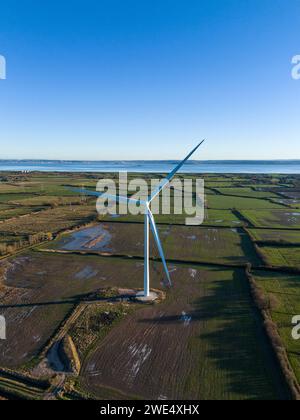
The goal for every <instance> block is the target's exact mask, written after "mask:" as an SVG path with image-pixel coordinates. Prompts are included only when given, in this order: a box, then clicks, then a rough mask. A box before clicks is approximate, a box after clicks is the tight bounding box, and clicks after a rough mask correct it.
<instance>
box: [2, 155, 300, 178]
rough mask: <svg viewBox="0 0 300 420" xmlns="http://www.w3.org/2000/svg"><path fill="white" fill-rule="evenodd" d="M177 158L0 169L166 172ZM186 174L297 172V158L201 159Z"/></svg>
mask: <svg viewBox="0 0 300 420" xmlns="http://www.w3.org/2000/svg"><path fill="white" fill-rule="evenodd" d="M177 163H178V161H177V160H169V161H153V160H133V161H126V160H124V161H86V160H82V161H65V160H25V159H24V160H9V159H7V160H5V159H1V160H0V172H42V173H45V172H49V173H50V172H58V173H64V172H69V173H116V172H129V173H130V172H131V173H168V172H170V171H171V170H172V169H173V168H174V166H175V165H176V164H177ZM181 173H186V174H205V173H207V174H211V173H218V174H266V175H267V174H278V175H279V174H282V175H298V174H300V160H219V161H216V160H209V161H207V160H203V161H195V160H194V161H189V162H187V163H186V164H185V165H184V166H183V168H182V170H181Z"/></svg>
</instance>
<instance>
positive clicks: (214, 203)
mask: <svg viewBox="0 0 300 420" xmlns="http://www.w3.org/2000/svg"><path fill="white" fill-rule="evenodd" d="M207 205H208V208H209V209H224V210H228V209H239V210H248V209H250V210H252V211H257V210H259V209H281V208H282V207H283V205H281V204H277V203H274V202H272V201H271V200H267V199H260V200H259V199H257V198H248V197H238V196H227V195H209V196H207Z"/></svg>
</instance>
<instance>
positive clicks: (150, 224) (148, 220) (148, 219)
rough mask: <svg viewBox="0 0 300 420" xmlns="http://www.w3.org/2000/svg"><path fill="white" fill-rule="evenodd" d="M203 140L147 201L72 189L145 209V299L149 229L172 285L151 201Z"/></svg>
mask: <svg viewBox="0 0 300 420" xmlns="http://www.w3.org/2000/svg"><path fill="white" fill-rule="evenodd" d="M204 141H205V140H202V141H201V143H199V144H198V145H197V146H196V147H195V148H194V149H193V150H192V151H191V152H190V153H189V154H188V155H187V157H186V158H185V159H184V160H183V161H182V162H180V163H179V164H178V165H177V166H176V168H174V169H173V171H172V172H170V174H169V175H168V176H167V177H166V178H164V179H163V180H162V181H161V182H160V183H159V184H158V186H157V187H156V188H155V190H154V192H153V193H152V194H151V195H150V196H149V197H148V199H147V201H142V200H135V199H133V198H128V197H124V196H112V195H110V194H106V193H97V192H94V191H90V190H86V189H77V188H72V191H77V192H81V193H83V192H84V193H85V194H87V195H92V196H96V197H100V196H101V197H105V198H106V197H107V198H113V199H115V200H116V201H117V202H126V203H130V202H132V203H133V202H134V203H136V204H139V205H140V204H142V205H143V206H144V208H145V214H144V293H143V296H144V297H145V298H147V297H149V296H150V228H151V231H152V233H153V236H154V239H155V242H156V245H157V248H158V251H159V254H160V258H161V261H162V263H163V267H164V270H165V273H166V276H167V279H168V282H169V284H170V286H171V285H172V281H171V277H170V273H169V270H168V266H167V263H166V259H165V255H164V251H163V247H162V244H161V241H160V238H159V234H158V230H157V227H156V224H155V221H154V217H153V214H152V212H151V209H150V206H151V203H152V201H153V200H154V199H155V198H156V197H157V196H158V195H159V194H160V193H161V192H162V190H163V189H164V188H166V187H167V185H168V184H170V182H171V181H172V179H173V178H174V177H175V175H176V173H177V172H178V171H179V170H180V169H181V168H182V166H183V165H184V164H185V163H186V162H187V160H189V159H190V157H191V156H192V155H193V154H194V153H195V152H196V151H197V150H198V149H199V147H200V146H201V145H202V144H203V143H204Z"/></svg>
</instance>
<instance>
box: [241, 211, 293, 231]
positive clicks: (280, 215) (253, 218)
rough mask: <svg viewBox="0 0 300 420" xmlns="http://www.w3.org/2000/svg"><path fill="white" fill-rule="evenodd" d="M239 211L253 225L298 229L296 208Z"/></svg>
mask: <svg viewBox="0 0 300 420" xmlns="http://www.w3.org/2000/svg"><path fill="white" fill-rule="evenodd" d="M241 213H242V215H243V216H244V217H245V218H246V219H247V220H249V222H250V223H251V224H252V225H254V226H255V227H268V228H279V229H300V211H298V210H290V209H285V210H242V211H241Z"/></svg>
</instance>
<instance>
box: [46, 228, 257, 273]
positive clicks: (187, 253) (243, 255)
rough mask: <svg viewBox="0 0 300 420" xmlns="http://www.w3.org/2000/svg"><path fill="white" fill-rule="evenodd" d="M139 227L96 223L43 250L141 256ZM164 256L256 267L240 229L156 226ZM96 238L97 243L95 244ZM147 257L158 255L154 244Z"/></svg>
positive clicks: (254, 258)
mask: <svg viewBox="0 0 300 420" xmlns="http://www.w3.org/2000/svg"><path fill="white" fill-rule="evenodd" d="M143 229H144V228H143V225H142V224H127V223H108V222H104V223H100V225H96V226H92V227H90V228H89V229H83V230H80V231H78V232H75V233H72V234H69V235H66V236H64V237H62V239H59V240H58V241H56V242H53V243H51V245H50V247H49V244H46V245H44V246H43V247H42V249H43V248H47V249H48V248H50V249H51V248H52V249H56V250H64V251H85V252H96V253H97V252H108V253H113V254H117V255H131V256H140V257H142V256H143V235H144V230H143ZM159 232H160V237H161V240H162V243H163V246H164V249H165V253H166V257H167V258H168V259H171V260H178V261H185V260H187V261H194V262H207V261H210V262H212V263H214V262H216V263H223V264H236V265H238V264H246V263H247V262H250V263H251V264H253V265H260V260H259V258H258V257H257V255H256V252H255V249H254V247H253V245H252V243H251V241H250V240H249V238H248V237H247V234H246V233H245V232H243V231H242V230H240V229H237V228H231V229H217V228H204V227H197V228H195V227H190V226H160V227H159ZM99 239H100V242H99ZM151 255H152V256H153V257H157V256H158V252H157V250H156V247H155V246H154V241H153V240H152V244H151Z"/></svg>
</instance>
